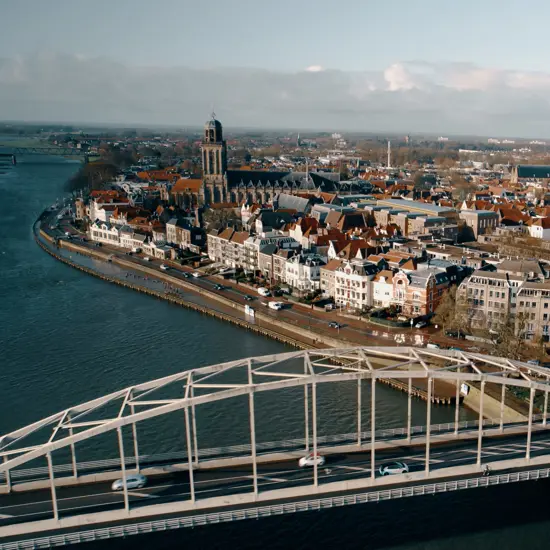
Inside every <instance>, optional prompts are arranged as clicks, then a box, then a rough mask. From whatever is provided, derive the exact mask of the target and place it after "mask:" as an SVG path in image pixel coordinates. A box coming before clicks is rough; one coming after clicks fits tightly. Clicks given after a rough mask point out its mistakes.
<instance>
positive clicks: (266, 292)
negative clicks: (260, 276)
mask: <svg viewBox="0 0 550 550" xmlns="http://www.w3.org/2000/svg"><path fill="white" fill-rule="evenodd" d="M258 294H259V295H260V296H271V292H270V291H269V288H265V287H263V286H261V287H260V288H259V289H258Z"/></svg>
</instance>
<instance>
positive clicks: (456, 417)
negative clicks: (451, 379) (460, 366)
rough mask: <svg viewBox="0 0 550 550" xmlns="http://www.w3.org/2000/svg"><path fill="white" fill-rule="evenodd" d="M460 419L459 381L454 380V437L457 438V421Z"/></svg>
mask: <svg viewBox="0 0 550 550" xmlns="http://www.w3.org/2000/svg"><path fill="white" fill-rule="evenodd" d="M459 418H460V379H458V378H457V379H456V394H455V435H456V436H458V419H459Z"/></svg>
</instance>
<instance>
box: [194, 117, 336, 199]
mask: <svg viewBox="0 0 550 550" xmlns="http://www.w3.org/2000/svg"><path fill="white" fill-rule="evenodd" d="M201 150H202V151H201V152H202V170H203V188H202V193H201V194H202V196H201V197H200V199H201V200H202V201H203V202H204V204H220V203H236V204H242V203H243V202H245V201H249V202H259V203H261V204H267V203H271V202H272V201H273V200H274V198H275V197H276V196H277V195H278V194H279V193H287V194H290V195H296V194H298V193H299V194H304V193H307V194H317V193H319V192H327V193H333V192H335V191H336V190H337V187H338V181H339V177H340V174H337V173H332V172H322V173H318V172H309V173H307V172H288V171H287V172H280V171H278V172H275V171H274V172H271V171H261V170H256V171H254V170H228V169H227V145H226V142H225V140H224V139H223V128H222V125H221V122H220V121H219V120H216V118H215V116H214V114H212V119H211V120H209V121H208V122H207V123H206V124H205V126H204V136H203V140H202V147H201Z"/></svg>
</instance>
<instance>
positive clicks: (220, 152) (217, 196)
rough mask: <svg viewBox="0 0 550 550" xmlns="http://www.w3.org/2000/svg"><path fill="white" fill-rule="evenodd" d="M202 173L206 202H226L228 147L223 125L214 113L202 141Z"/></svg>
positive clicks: (206, 126) (205, 126)
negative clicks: (224, 137) (225, 176)
mask: <svg viewBox="0 0 550 550" xmlns="http://www.w3.org/2000/svg"><path fill="white" fill-rule="evenodd" d="M201 149H202V173H203V179H204V184H205V201H206V202H207V203H217V202H225V201H226V195H227V193H226V189H225V178H224V175H225V172H226V171H227V145H226V143H225V141H224V139H223V130H222V125H221V122H220V121H219V120H216V115H215V114H214V113H212V119H211V120H209V121H208V122H207V123H206V124H205V125H204V137H203V141H202V148H201Z"/></svg>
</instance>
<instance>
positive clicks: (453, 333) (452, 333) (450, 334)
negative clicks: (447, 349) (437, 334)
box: [445, 330, 466, 339]
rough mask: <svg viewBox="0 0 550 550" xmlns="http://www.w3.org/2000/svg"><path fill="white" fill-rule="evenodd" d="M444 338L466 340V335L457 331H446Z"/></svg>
mask: <svg viewBox="0 0 550 550" xmlns="http://www.w3.org/2000/svg"><path fill="white" fill-rule="evenodd" d="M445 336H448V337H449V338H461V339H464V338H466V335H465V334H464V333H462V332H460V331H459V330H446V331H445Z"/></svg>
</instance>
